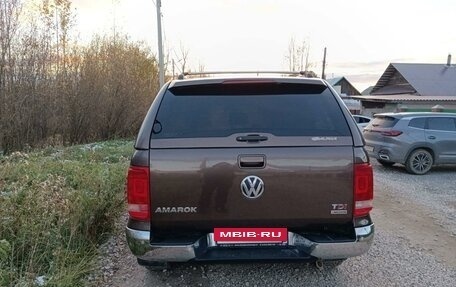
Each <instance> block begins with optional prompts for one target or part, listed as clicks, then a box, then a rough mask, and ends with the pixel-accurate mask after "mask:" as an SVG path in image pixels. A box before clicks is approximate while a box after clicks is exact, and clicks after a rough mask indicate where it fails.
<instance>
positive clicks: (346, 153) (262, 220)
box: [150, 146, 353, 230]
mask: <svg viewBox="0 0 456 287" xmlns="http://www.w3.org/2000/svg"><path fill="white" fill-rule="evenodd" d="M243 158H247V159H249V158H253V159H255V158H263V159H264V166H255V165H254V166H243V167H241V166H240V160H241V159H243ZM150 171H151V179H150V181H151V182H150V186H151V226H152V228H155V229H173V228H181V229H182V228H184V229H187V228H188V229H192V230H210V229H212V228H215V227H254V226H258V227H266V226H267V227H274V226H276V227H287V228H302V227H304V226H306V225H310V224H312V225H315V224H322V225H324V224H344V223H349V222H351V220H352V209H353V180H347V179H352V178H353V147H352V146H332V147H328V146H325V147H314V146H306V147H286V148H284V147H264V148H260V149H251V148H212V149H198V148H192V149H185V148H182V149H175V148H173V149H162V148H161V149H151V150H150ZM248 176H256V177H259V178H260V179H261V180H262V181H263V183H264V190H263V193H262V194H261V195H260V196H259V197H258V198H255V199H252V198H248V197H246V196H245V195H244V194H243V193H242V191H241V183H242V181H243V180H244V179H245V178H246V177H248Z"/></svg>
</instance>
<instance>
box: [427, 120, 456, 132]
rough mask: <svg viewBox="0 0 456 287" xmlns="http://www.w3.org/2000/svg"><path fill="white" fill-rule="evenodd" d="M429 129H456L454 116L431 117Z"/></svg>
mask: <svg viewBox="0 0 456 287" xmlns="http://www.w3.org/2000/svg"><path fill="white" fill-rule="evenodd" d="M428 129H430V130H438V131H456V123H455V121H454V119H453V118H443V117H442V118H429V119H428Z"/></svg>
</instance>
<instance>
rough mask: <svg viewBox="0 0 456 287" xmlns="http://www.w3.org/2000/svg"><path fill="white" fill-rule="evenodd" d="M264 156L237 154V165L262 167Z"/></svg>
mask: <svg viewBox="0 0 456 287" xmlns="http://www.w3.org/2000/svg"><path fill="white" fill-rule="evenodd" d="M264 158H265V156H264V155H253V156H252V155H241V156H239V167H241V168H263V167H264V166H265V162H266V161H265V159H264Z"/></svg>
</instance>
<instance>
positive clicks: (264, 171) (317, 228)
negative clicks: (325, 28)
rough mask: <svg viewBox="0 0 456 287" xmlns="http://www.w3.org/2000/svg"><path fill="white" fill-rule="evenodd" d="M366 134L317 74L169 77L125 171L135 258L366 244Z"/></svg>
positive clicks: (147, 261) (341, 253) (329, 249)
mask: <svg viewBox="0 0 456 287" xmlns="http://www.w3.org/2000/svg"><path fill="white" fill-rule="evenodd" d="M363 146H364V140H363V137H362V135H361V134H360V132H359V129H358V127H357V125H356V123H355V121H354V120H353V118H352V116H351V115H350V112H349V111H348V110H347V108H346V107H345V105H344V103H343V101H342V100H341V99H340V97H339V96H338V95H337V93H336V92H335V91H334V90H333V89H332V88H331V87H330V85H328V83H327V82H325V81H324V80H321V79H308V78H302V77H274V78H270V77H237V78H201V79H184V80H174V81H171V82H169V83H167V84H166V85H165V86H164V87H163V88H162V89H161V91H160V92H159V94H158V95H157V97H156V98H155V100H154V102H153V103H152V106H151V107H150V109H149V112H148V113H147V116H146V118H145V120H144V122H143V124H142V127H141V129H140V132H139V135H138V137H137V140H136V144H135V153H134V155H133V157H132V160H131V166H130V168H129V171H128V178H127V195H128V211H129V221H128V224H127V228H126V235H127V241H128V244H129V247H130V249H131V251H132V252H133V254H134V255H135V256H136V257H137V258H138V262H139V263H140V264H142V265H145V266H149V267H160V268H162V267H163V266H165V264H167V263H169V262H187V261H215V260H218V261H220V260H222V261H225V260H287V259H290V260H310V261H316V262H320V263H321V262H323V261H334V262H341V261H342V260H344V259H346V258H348V257H352V256H357V255H361V254H363V253H365V252H367V250H368V249H369V247H370V245H371V243H372V239H373V234H374V226H373V223H372V221H371V218H370V215H369V212H370V210H371V209H372V200H373V178H372V167H371V165H370V164H369V158H368V156H367V154H366V152H365V150H364V148H363Z"/></svg>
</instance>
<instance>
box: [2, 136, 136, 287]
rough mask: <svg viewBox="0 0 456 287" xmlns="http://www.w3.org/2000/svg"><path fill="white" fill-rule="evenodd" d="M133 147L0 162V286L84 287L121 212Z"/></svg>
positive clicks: (125, 144) (119, 143)
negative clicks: (96, 258) (97, 253)
mask: <svg viewBox="0 0 456 287" xmlns="http://www.w3.org/2000/svg"><path fill="white" fill-rule="evenodd" d="M132 150H133V142H132V141H126V140H113V141H106V142H100V143H93V144H86V145H76V146H72V147H67V148H53V147H49V148H45V149H42V150H37V151H32V152H29V153H25V152H14V153H11V154H10V155H8V156H0V222H1V224H0V286H81V285H83V283H82V282H83V280H84V277H85V276H86V275H87V274H88V273H89V272H91V271H92V269H93V268H94V265H93V264H94V260H95V256H96V252H97V245H98V244H100V243H101V242H102V241H103V240H104V239H105V238H106V236H108V235H109V232H110V231H112V228H113V227H114V223H115V219H116V218H117V217H118V216H119V214H120V213H121V212H122V210H123V209H124V208H123V204H124V203H123V202H124V180H125V174H126V170H127V167H128V162H129V156H130V155H131V152H132Z"/></svg>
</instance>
